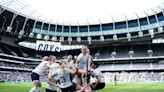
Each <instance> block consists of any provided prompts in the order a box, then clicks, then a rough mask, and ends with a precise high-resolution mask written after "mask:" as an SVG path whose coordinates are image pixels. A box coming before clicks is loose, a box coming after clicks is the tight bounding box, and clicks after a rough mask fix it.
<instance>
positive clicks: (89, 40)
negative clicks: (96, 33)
mask: <svg viewBox="0 0 164 92" xmlns="http://www.w3.org/2000/svg"><path fill="white" fill-rule="evenodd" d="M87 39H88V42H89V44H91V41H92V38H91V37H90V36H88V37H87Z"/></svg>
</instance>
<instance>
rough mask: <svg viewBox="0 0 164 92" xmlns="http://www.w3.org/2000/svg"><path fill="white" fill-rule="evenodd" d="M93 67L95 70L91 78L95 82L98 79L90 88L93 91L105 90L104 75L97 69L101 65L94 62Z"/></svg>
mask: <svg viewBox="0 0 164 92" xmlns="http://www.w3.org/2000/svg"><path fill="white" fill-rule="evenodd" d="M91 67H92V68H93V70H92V71H91V76H92V78H93V80H94V78H95V79H96V81H95V83H92V84H90V87H91V88H92V90H99V89H103V88H104V87H105V78H104V77H103V74H102V72H101V71H99V70H98V69H97V68H98V67H99V64H97V63H96V62H92V65H91Z"/></svg>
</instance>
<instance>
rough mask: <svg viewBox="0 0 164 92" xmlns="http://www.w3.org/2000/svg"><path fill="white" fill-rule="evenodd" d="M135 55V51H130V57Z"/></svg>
mask: <svg viewBox="0 0 164 92" xmlns="http://www.w3.org/2000/svg"><path fill="white" fill-rule="evenodd" d="M133 55H134V51H132V50H131V51H129V56H130V58H132V56H133Z"/></svg>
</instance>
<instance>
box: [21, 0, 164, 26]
mask: <svg viewBox="0 0 164 92" xmlns="http://www.w3.org/2000/svg"><path fill="white" fill-rule="evenodd" d="M24 1H25V2H27V3H28V4H29V5H31V6H32V7H33V8H35V9H36V10H38V11H39V12H40V13H41V14H43V15H44V16H47V17H48V18H52V19H54V20H59V21H63V23H64V22H69V21H83V20H85V21H86V20H87V19H94V18H97V19H98V18H103V17H110V16H117V15H125V14H129V13H135V12H142V11H146V10H148V9H150V8H154V7H156V6H157V5H162V4H163V3H164V0H24ZM163 5H164V4H163ZM46 19H47V18H45V20H46Z"/></svg>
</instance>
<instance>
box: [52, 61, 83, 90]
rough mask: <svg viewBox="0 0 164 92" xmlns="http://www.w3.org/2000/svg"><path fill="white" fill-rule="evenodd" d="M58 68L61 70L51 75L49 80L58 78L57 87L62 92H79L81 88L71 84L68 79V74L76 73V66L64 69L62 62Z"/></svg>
mask: <svg viewBox="0 0 164 92" xmlns="http://www.w3.org/2000/svg"><path fill="white" fill-rule="evenodd" d="M60 67H61V68H60V69H59V70H57V71H56V72H54V73H52V75H51V76H50V78H53V77H55V76H58V78H59V82H58V86H59V87H60V88H61V91H62V92H74V91H76V90H79V89H80V88H81V87H80V86H79V85H75V84H73V83H72V82H71V79H70V74H75V73H76V72H77V66H75V67H74V68H73V69H68V68H66V63H65V61H62V62H61V66H60Z"/></svg>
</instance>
